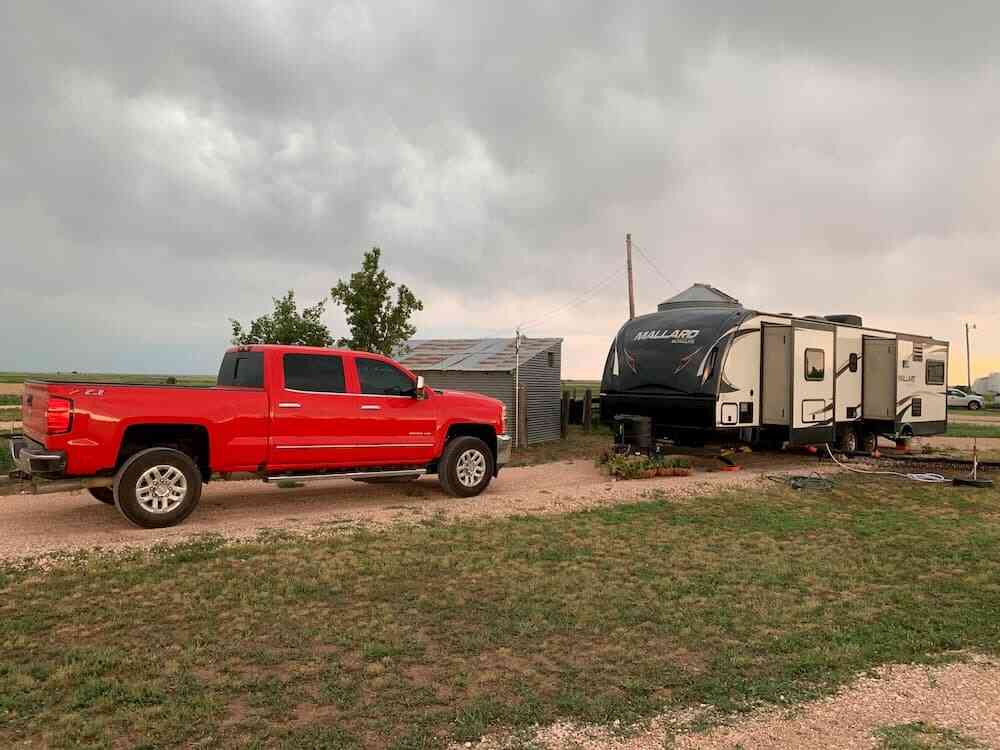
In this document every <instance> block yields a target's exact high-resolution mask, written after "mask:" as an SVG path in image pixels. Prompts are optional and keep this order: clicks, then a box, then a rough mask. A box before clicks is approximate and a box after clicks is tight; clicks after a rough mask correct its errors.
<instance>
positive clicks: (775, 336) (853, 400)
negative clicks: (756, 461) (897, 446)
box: [601, 284, 948, 450]
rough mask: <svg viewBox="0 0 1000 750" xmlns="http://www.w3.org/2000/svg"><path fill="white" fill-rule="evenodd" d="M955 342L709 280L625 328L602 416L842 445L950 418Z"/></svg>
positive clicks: (612, 357)
mask: <svg viewBox="0 0 1000 750" xmlns="http://www.w3.org/2000/svg"><path fill="white" fill-rule="evenodd" d="M947 382H948V342H947V341H940V340H938V339H934V338H931V337H929V336H917V335H913V334H907V333H897V332H894V331H885V330H880V329H877V328H868V327H865V326H864V325H862V320H861V318H860V317H858V316H856V315H827V316H825V317H821V316H816V315H809V316H805V317H796V316H794V315H791V314H789V313H778V314H771V313H763V312H759V311H756V310H748V309H746V308H744V307H743V306H742V305H741V304H740V302H739V300H737V299H734V298H733V297H730V296H729V295H727V294H725V293H724V292H721V291H719V290H718V289H715V288H714V287H711V286H709V285H707V284H695V285H694V286H692V287H690V288H689V289H687V290H685V291H683V292H681V293H680V294H678V295H677V296H675V297H673V298H671V299H669V300H667V301H666V302H664V303H662V304H661V305H660V306H659V308H658V309H657V311H656V312H654V313H651V314H649V315H642V316H640V317H637V318H635V319H633V320H630V321H628V322H627V323H625V325H623V326H622V328H621V330H620V331H619V332H618V335H617V336H616V337H615V341H614V343H613V344H612V346H611V351H610V352H609V353H608V359H607V363H606V365H605V369H604V376H603V379H602V382H601V415H602V419H604V420H606V421H608V422H613V421H614V419H615V417H616V416H619V415H635V416H641V417H649V418H650V419H651V421H652V428H653V432H654V435H655V437H657V438H663V437H665V438H671V439H673V440H675V441H678V442H682V443H683V442H694V443H698V442H702V441H704V440H705V439H706V437H708V436H709V435H708V433H715V434H716V436H720V435H721V436H722V437H723V438H729V439H733V440H738V441H742V442H748V443H768V444H779V443H786V444H788V445H792V446H800V445H822V444H824V443H831V444H833V443H836V444H837V445H838V446H839V447H840V448H841V449H843V450H859V449H868V450H870V449H872V448H873V447H874V445H875V441H876V440H877V437H878V436H879V435H884V436H888V437H891V438H894V439H899V438H907V437H912V436H914V435H936V434H940V433H942V432H944V431H945V429H946V428H947V420H948V412H947V406H946V399H947V395H946V393H947V385H946V384H947Z"/></svg>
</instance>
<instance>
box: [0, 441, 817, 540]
mask: <svg viewBox="0 0 1000 750" xmlns="http://www.w3.org/2000/svg"><path fill="white" fill-rule="evenodd" d="M751 455H753V456H754V457H753V458H751V457H750V456H751ZM738 461H740V462H742V461H743V459H742V457H741V458H740V459H738ZM747 461H748V462H753V463H754V466H755V468H753V469H750V468H748V469H745V470H743V471H738V472H732V473H730V472H718V471H711V472H709V471H705V470H701V471H697V472H696V473H694V474H693V475H692V476H689V477H660V478H656V479H644V480H636V481H629V482H621V481H613V480H611V479H609V478H608V477H607V476H606V475H605V474H604V473H603V472H602V471H601V470H599V469H598V468H597V467H595V466H594V464H593V463H592V462H591V461H569V462H563V463H553V464H544V465H539V466H529V467H524V468H517V469H505V470H503V471H502V472H501V474H500V477H499V478H498V479H497V480H495V481H494V482H493V483H492V484H491V485H490V487H489V488H488V489H487V491H486V492H485V493H483V494H482V495H480V496H479V497H474V498H469V499H459V498H453V497H450V496H448V495H446V494H445V493H444V492H443V491H442V490H441V487H440V485H439V484H438V482H437V480H436V478H434V477H425V478H423V479H421V480H420V481H418V482H414V483H410V484H407V485H404V486H401V485H393V484H386V485H369V484H359V483H355V482H344V481H336V482H318V483H310V484H306V485H304V486H303V487H297V488H294V489H280V488H278V487H277V486H275V485H273V484H264V483H262V482H256V481H250V482H212V483H211V484H209V485H207V486H206V487H205V491H204V494H203V495H202V499H201V504H200V506H199V507H198V509H197V510H196V511H195V512H194V514H193V515H192V516H191V517H190V518H189V519H188V520H187V521H185V522H184V524H182V525H181V526H176V527H174V528H169V529H139V528H136V527H134V526H132V525H131V524H129V523H128V522H127V521H126V520H125V519H124V518H123V517H122V516H121V515H120V514H119V513H118V511H117V510H116V509H115V508H114V506H108V505H104V504H102V503H99V502H98V501H97V500H95V499H94V498H92V497H91V496H90V495H89V494H88V493H86V492H73V493H60V494H53V495H37V496H29V495H15V496H8V497H0V528H2V529H3V532H4V533H3V534H2V535H0V559H5V560H12V559H21V558H28V557H39V556H45V555H52V554H55V553H60V552H71V551H77V550H83V549H93V548H100V549H104V550H116V549H123V548H128V547H148V546H152V545H155V544H159V543H164V542H167V543H176V542H182V541H185V540H189V539H191V538H192V537H197V536H199V535H205V534H219V535H222V536H224V537H226V538H230V539H245V538H248V537H254V536H256V535H257V534H259V533H261V532H268V531H271V532H273V531H275V530H281V531H293V532H299V533H309V532H310V531H316V530H319V529H322V528H324V527H325V528H327V529H329V528H331V527H340V526H343V527H351V526H386V525H391V524H396V523H426V522H440V521H443V520H456V519H473V518H496V517H504V516H510V515H518V514H525V513H533V514H549V513H565V512H568V511H574V510H580V509H584V508H596V507H602V506H610V505H616V504H621V503H628V502H634V501H635V500H638V499H642V498H645V497H649V495H650V493H652V492H654V491H655V492H659V493H663V494H664V495H665V496H667V497H674V498H683V497H695V496H699V495H706V494H711V493H714V492H717V491H719V490H720V489H723V488H728V487H741V486H749V485H754V484H756V483H760V482H762V481H763V480H762V476H763V474H764V473H773V472H780V471H798V472H809V471H813V470H816V469H817V468H820V465H819V464H817V462H816V459H815V458H812V459H810V458H809V457H806V456H800V455H793V454H772V455H771V456H770V457H769V458H765V457H764V456H763V455H757V454H748V456H747ZM709 465H711V463H710V464H709ZM714 465H718V462H715V464H714ZM828 466H829V465H828V464H827V465H826V467H824V470H827V471H828V470H830V469H829V468H828Z"/></svg>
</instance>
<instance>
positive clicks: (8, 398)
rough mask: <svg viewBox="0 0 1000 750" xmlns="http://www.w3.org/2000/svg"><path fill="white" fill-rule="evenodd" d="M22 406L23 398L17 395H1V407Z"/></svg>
mask: <svg viewBox="0 0 1000 750" xmlns="http://www.w3.org/2000/svg"><path fill="white" fill-rule="evenodd" d="M20 405H21V397H20V396H19V395H17V394H16V393H0V407H3V406H20Z"/></svg>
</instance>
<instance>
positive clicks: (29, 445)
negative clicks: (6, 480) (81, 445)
mask: <svg viewBox="0 0 1000 750" xmlns="http://www.w3.org/2000/svg"><path fill="white" fill-rule="evenodd" d="M9 445H10V456H11V458H12V459H13V461H14V467H15V469H16V470H17V471H19V472H21V473H22V474H24V475H26V476H32V475H34V474H44V475H48V476H51V475H53V474H62V473H64V472H65V471H66V453H65V451H50V450H48V449H46V447H45V446H44V445H42V444H41V443H38V442H35V441H34V440H32V439H31V438H28V437H25V436H24V435H12V436H11V438H10V443H9Z"/></svg>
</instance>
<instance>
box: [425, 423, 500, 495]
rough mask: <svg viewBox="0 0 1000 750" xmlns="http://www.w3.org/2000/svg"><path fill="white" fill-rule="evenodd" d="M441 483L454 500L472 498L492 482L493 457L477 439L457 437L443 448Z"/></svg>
mask: <svg viewBox="0 0 1000 750" xmlns="http://www.w3.org/2000/svg"><path fill="white" fill-rule="evenodd" d="M438 479H439V480H440V481H441V486H442V487H443V488H444V491H445V492H447V493H448V494H449V495H451V496H452V497H472V496H473V495H478V494H479V493H481V492H482V491H483V490H485V489H486V488H487V486H489V483H490V480H491V479H493V453H492V452H491V451H490V449H489V447H488V446H487V445H486V443H484V442H483V441H482V440H480V439H479V438H477V437H472V436H466V437H457V438H455V439H454V440H452V441H451V442H450V443H448V445H446V446H445V448H444V453H442V454H441V461H440V463H439V464H438Z"/></svg>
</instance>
